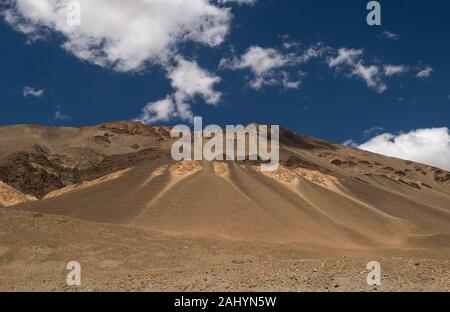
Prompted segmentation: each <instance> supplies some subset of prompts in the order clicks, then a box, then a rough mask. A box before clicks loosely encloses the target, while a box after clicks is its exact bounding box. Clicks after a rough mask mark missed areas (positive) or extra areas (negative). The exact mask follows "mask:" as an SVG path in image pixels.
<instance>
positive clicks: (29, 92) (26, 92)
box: [22, 87, 45, 97]
mask: <svg viewBox="0 0 450 312" xmlns="http://www.w3.org/2000/svg"><path fill="white" fill-rule="evenodd" d="M44 93H45V91H44V89H36V88H33V87H24V88H23V90H22V95H23V97H29V96H32V97H42V96H44Z"/></svg>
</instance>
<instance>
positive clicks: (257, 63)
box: [219, 43, 327, 90]
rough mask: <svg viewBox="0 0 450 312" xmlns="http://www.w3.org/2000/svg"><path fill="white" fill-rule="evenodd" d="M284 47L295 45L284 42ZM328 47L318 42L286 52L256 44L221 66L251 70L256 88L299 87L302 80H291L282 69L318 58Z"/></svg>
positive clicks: (224, 61)
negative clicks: (298, 51)
mask: <svg viewBox="0 0 450 312" xmlns="http://www.w3.org/2000/svg"><path fill="white" fill-rule="evenodd" d="M284 47H285V48H291V47H293V46H292V45H290V44H289V45H288V46H286V44H285V43H284ZM326 49H327V48H325V47H323V45H322V44H321V43H317V44H315V45H313V46H311V47H309V48H308V49H306V50H305V51H303V52H302V53H292V52H291V53H284V52H283V51H280V50H277V49H274V48H263V47H260V46H256V45H255V46H251V47H250V48H248V49H247V51H246V52H245V53H244V54H242V55H241V56H239V57H234V58H232V59H222V60H221V62H220V65H219V67H220V68H228V69H232V70H242V69H248V70H250V71H251V72H252V74H253V77H252V78H251V79H250V81H249V85H250V87H252V88H253V89H256V90H259V89H261V88H262V87H263V86H275V85H281V86H283V87H284V88H286V89H297V88H298V87H299V85H300V81H299V80H291V78H290V75H289V73H288V72H287V71H285V70H282V69H283V68H286V67H292V66H295V65H299V64H302V63H306V62H309V61H310V60H311V59H313V58H318V57H320V56H322V55H323V54H324V52H325V51H326Z"/></svg>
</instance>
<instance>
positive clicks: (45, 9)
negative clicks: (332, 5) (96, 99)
mask: <svg viewBox="0 0 450 312" xmlns="http://www.w3.org/2000/svg"><path fill="white" fill-rule="evenodd" d="M219 2H221V4H225V3H228V2H230V1H219ZM237 2H238V3H240V4H252V3H253V2H254V1H245V0H244V1H242V0H241V1H237ZM68 3H69V1H68V0H39V1H36V0H6V2H5V6H4V8H5V9H4V10H3V11H2V12H1V13H0V14H1V15H2V16H3V18H4V19H5V21H6V22H7V23H8V24H9V25H10V26H11V27H13V28H14V29H16V30H17V31H19V32H21V33H24V34H25V35H26V36H27V38H28V40H29V41H36V40H40V39H44V38H47V37H48V36H49V35H51V34H58V35H59V36H60V37H61V38H62V45H61V47H62V48H63V49H65V50H66V51H68V52H70V53H71V54H72V55H74V56H76V57H78V58H79V59H81V60H83V61H87V62H89V63H92V64H96V65H99V66H102V67H106V68H109V69H112V70H114V71H118V72H136V71H140V70H143V69H145V68H146V67H148V66H151V65H159V66H162V67H163V68H164V69H165V70H166V72H167V78H168V79H169V80H170V82H171V85H172V87H173V88H174V90H175V91H174V93H173V94H171V95H169V96H167V98H166V99H163V100H161V101H157V102H154V103H149V104H147V106H146V107H145V108H144V109H143V112H142V116H141V117H142V118H141V119H142V120H144V121H146V122H153V121H162V120H168V119H170V118H173V117H177V118H182V119H186V120H189V119H191V116H192V113H191V106H190V104H189V103H188V101H189V100H191V99H192V98H194V97H195V96H200V97H201V98H203V99H204V100H205V101H206V102H207V103H208V104H217V103H218V102H219V100H220V97H221V94H220V93H219V92H216V91H214V90H213V87H214V85H215V84H217V83H218V82H220V78H219V77H217V76H215V75H212V74H210V73H209V72H207V71H206V70H204V69H201V68H200V67H199V66H198V64H197V63H196V62H195V61H192V62H191V61H186V60H185V59H184V58H183V57H181V56H180V55H179V51H178V47H179V46H180V44H183V43H186V42H194V43H198V44H201V45H203V46H208V47H216V46H217V45H219V44H221V43H222V42H223V41H224V40H225V38H226V36H227V34H228V32H229V26H230V21H231V18H232V16H231V13H230V9H229V8H226V7H224V6H221V5H218V2H217V1H210V0H189V1H180V0H134V1H122V0H95V1H92V0H79V3H80V5H81V24H80V25H79V26H71V25H69V23H67V15H68ZM214 3H216V4H214ZM174 64H175V65H174ZM24 94H25V93H24ZM26 94H27V95H34V96H37V95H38V93H36V92H34V91H33V90H31V89H30V90H28V91H27V92H26ZM57 113H58V112H57ZM62 116H63V115H62V114H60V113H58V114H55V118H56V119H61V117H62Z"/></svg>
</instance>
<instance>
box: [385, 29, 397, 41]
mask: <svg viewBox="0 0 450 312" xmlns="http://www.w3.org/2000/svg"><path fill="white" fill-rule="evenodd" d="M381 35H382V36H383V37H384V38H387V39H391V40H395V41H398V40H400V35H399V34H396V33H393V32H391V31H389V30H386V31H384V32H383V33H382V34H381Z"/></svg>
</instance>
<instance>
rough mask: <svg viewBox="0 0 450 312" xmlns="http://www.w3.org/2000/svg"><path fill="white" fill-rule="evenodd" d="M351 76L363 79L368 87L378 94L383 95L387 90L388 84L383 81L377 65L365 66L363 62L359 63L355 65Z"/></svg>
mask: <svg viewBox="0 0 450 312" xmlns="http://www.w3.org/2000/svg"><path fill="white" fill-rule="evenodd" d="M351 75H354V76H357V77H359V78H361V79H363V80H364V81H365V82H366V84H367V86H368V87H369V88H372V89H374V90H375V91H376V92H377V93H383V92H384V91H386V89H387V87H386V84H384V83H383V82H382V80H381V77H380V72H379V69H378V67H377V66H375V65H370V66H364V64H363V63H362V61H359V62H358V63H357V64H355V65H354V67H353V72H352V73H351Z"/></svg>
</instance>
